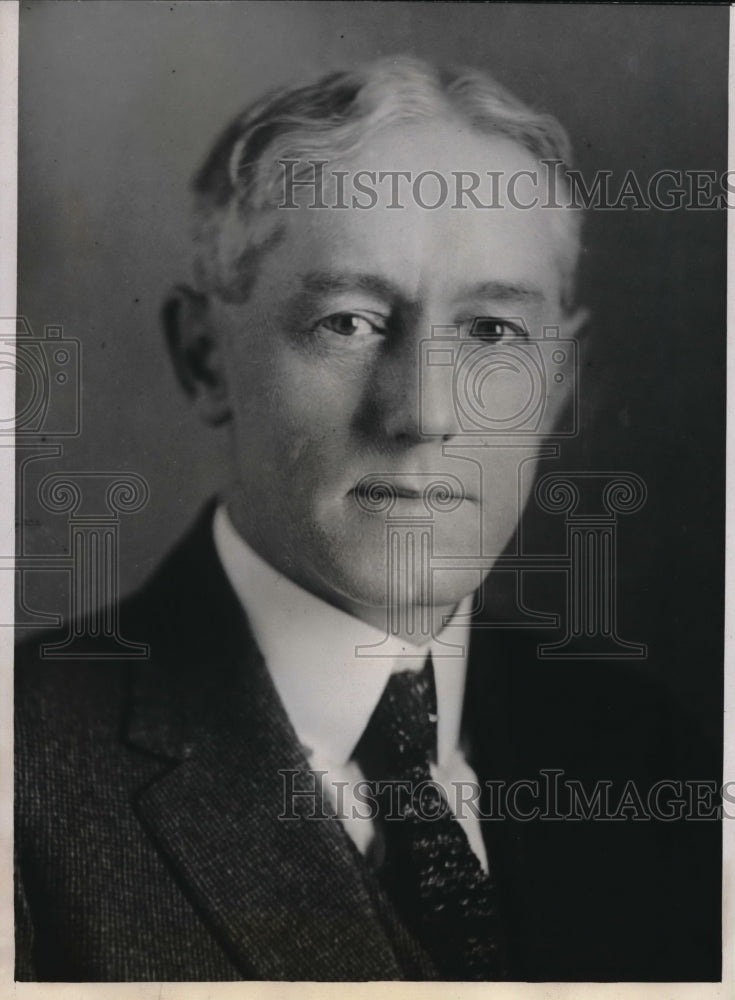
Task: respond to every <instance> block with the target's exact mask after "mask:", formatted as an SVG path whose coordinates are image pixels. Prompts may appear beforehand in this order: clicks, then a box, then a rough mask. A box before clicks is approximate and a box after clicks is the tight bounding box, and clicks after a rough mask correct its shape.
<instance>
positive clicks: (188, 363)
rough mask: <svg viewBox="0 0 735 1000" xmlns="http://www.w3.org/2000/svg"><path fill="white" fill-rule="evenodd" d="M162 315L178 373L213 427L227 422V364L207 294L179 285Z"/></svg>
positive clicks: (228, 412)
mask: <svg viewBox="0 0 735 1000" xmlns="http://www.w3.org/2000/svg"><path fill="white" fill-rule="evenodd" d="M161 319H162V322H163V329H164V333H165V336H166V342H167V344H168V349H169V352H170V354H171V359H172V361H173V364H174V369H175V371H176V375H177V377H178V379H179V382H180V383H181V385H182V386H183V388H184V390H185V391H186V393H187V394H188V395H189V396H190V397H191V398H192V399H193V401H194V405H195V406H196V409H197V411H198V413H199V415H200V416H201V417H202V419H203V420H204V421H205V422H206V423H208V424H211V425H212V426H213V427H217V426H219V425H220V424H223V423H225V422H226V421H227V420H228V419H229V417H230V403H229V393H228V387H227V380H226V378H225V371H226V365H225V363H224V358H223V356H222V344H221V339H220V337H219V336H218V334H217V330H216V328H215V325H214V323H213V322H212V316H211V310H210V306H209V300H208V298H207V296H206V295H202V294H201V293H199V292H195V291H193V290H192V289H191V288H189V287H187V286H186V285H177V286H176V288H174V290H173V291H172V292H171V294H170V295H169V297H168V298H167V299H166V302H165V303H164V306H163V309H162V312H161Z"/></svg>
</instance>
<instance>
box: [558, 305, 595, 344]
mask: <svg viewBox="0 0 735 1000" xmlns="http://www.w3.org/2000/svg"><path fill="white" fill-rule="evenodd" d="M591 315H592V314H591V313H590V311H589V309H582V308H579V309H575V310H574V312H570V313H567V314H566V315H565V317H564V319H563V320H562V327H561V334H562V336H563V337H565V338H572V337H573V338H574V339H576V340H579V339H581V338H582V337H584V336H585V334H586V333H587V324H588V323H589V319H590V316H591Z"/></svg>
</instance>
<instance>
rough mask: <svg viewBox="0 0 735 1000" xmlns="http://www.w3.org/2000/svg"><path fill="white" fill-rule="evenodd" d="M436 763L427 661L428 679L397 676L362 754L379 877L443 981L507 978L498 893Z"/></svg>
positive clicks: (358, 752) (424, 673)
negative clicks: (374, 807)
mask: <svg viewBox="0 0 735 1000" xmlns="http://www.w3.org/2000/svg"><path fill="white" fill-rule="evenodd" d="M435 757H436V692H435V689H434V671H433V667H432V664H431V657H430V656H429V657H428V658H427V662H426V666H425V667H424V668H423V670H421V671H420V672H419V671H410V670H407V671H403V672H401V673H394V674H392V675H391V678H390V680H389V682H388V684H387V685H386V688H385V691H384V692H383V695H382V697H381V699H380V701H379V703H378V705H377V707H376V708H375V711H374V712H373V714H372V716H371V718H370V721H369V723H368V725H367V728H366V729H365V732H364V734H363V736H362V738H361V740H360V742H359V743H358V745H357V747H356V749H355V753H354V758H355V760H356V761H357V763H358V764H359V765H360V768H361V770H362V772H363V774H364V775H365V777H366V778H367V779H368V780H369V781H371V782H373V783H374V791H375V799H376V801H377V803H378V807H379V814H378V816H377V818H376V823H377V824H378V829H379V830H380V831H381V833H382V836H383V844H384V848H385V856H384V859H383V862H382V865H381V867H380V870H379V877H380V879H381V882H382V883H383V885H384V887H385V888H386V890H387V892H388V894H389V895H390V897H391V899H392V900H393V902H394V904H395V905H396V907H397V909H398V911H399V912H400V914H401V916H402V917H403V919H404V920H405V922H406V923H407V924H408V926H409V927H411V929H412V930H413V932H414V934H416V936H417V937H418V938H419V940H420V941H421V942H422V944H423V945H424V947H425V948H426V949H427V951H428V952H429V954H430V955H431V957H432V959H433V960H434V962H435V963H436V965H437V967H438V969H439V970H440V972H441V974H442V977H443V978H446V979H456V980H476V981H488V980H499V979H504V978H506V977H507V972H506V966H505V956H504V947H503V935H502V929H501V925H500V919H499V915H498V904H497V892H496V889H495V885H494V883H493V880H492V878H491V877H490V876H488V875H487V874H485V872H484V871H483V869H482V866H481V864H480V862H479V860H478V858H477V856H476V855H475V853H474V852H473V850H472V848H471V847H470V845H469V841H468V840H467V836H466V834H465V832H464V830H463V829H462V827H461V825H460V823H458V822H457V820H456V819H455V818H454V816H453V815H452V813H451V811H450V809H449V806H448V804H447V801H446V799H445V798H444V796H443V795H442V794H441V789H440V787H439V786H438V785H437V784H436V782H434V781H433V779H432V777H431V771H430V766H429V765H430V761H432V760H434V759H435Z"/></svg>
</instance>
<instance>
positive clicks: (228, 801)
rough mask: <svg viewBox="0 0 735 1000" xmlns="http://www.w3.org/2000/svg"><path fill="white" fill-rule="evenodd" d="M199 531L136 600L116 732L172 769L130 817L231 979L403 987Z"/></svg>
mask: <svg viewBox="0 0 735 1000" xmlns="http://www.w3.org/2000/svg"><path fill="white" fill-rule="evenodd" d="M203 522H204V523H201V524H200V525H199V527H198V528H197V529H195V532H194V534H193V536H192V538H191V539H190V540H189V541H188V542H187V543H185V544H184V546H183V547H182V549H181V550H180V551H179V553H177V554H176V555H175V556H174V557H173V559H172V560H171V561H170V563H169V564H168V565H167V566H166V567H164V569H163V570H162V572H161V574H160V575H159V577H158V579H157V580H155V581H154V583H153V584H152V586H151V589H150V591H149V593H148V594H147V595H146V596H145V597H144V598H143V601H144V604H145V605H147V606H148V607H156V608H162V609H163V610H164V613H163V616H162V617H161V618H160V619H159V620H158V621H156V622H155V623H154V622H152V621H150V625H149V630H148V634H149V635H151V634H154V635H155V636H156V638H155V641H154V642H152V643H151V646H152V660H151V661H150V662H149V663H147V664H142V665H140V666H139V667H138V668H137V678H136V681H135V684H134V690H133V708H132V712H131V716H130V724H129V727H128V738H129V740H130V742H132V743H133V744H134V745H136V746H137V747H138V748H140V749H145V750H147V751H148V752H151V753H155V754H157V755H159V756H162V757H166V758H168V759H169V760H171V759H173V760H175V761H176V764H175V766H174V767H173V768H171V767H170V766H169V767H168V768H167V770H166V772H165V773H164V774H163V776H162V777H161V778H159V780H157V781H156V782H155V783H154V784H152V785H151V786H149V787H147V788H146V789H145V790H144V791H143V792H142V793H141V794H140V796H139V799H138V808H139V812H140V816H141V820H142V822H143V824H144V825H145V827H146V828H147V830H148V831H149V833H150V835H151V837H152V838H153V840H154V841H155V843H156V845H157V846H158V848H159V849H160V850H161V851H162V852H163V853H164V854H165V855H166V857H167V859H168V862H169V864H170V865H171V866H172V868H173V869H174V871H175V872H176V873H177V875H178V877H179V879H180V881H181V883H182V885H183V886H184V887H185V889H186V890H187V891H188V893H189V895H190V898H191V899H192V900H193V901H194V902H195V905H196V906H197V908H198V909H199V911H200V913H201V914H202V916H203V918H204V919H205V921H206V922H207V924H208V925H209V927H210V928H211V930H212V932H213V933H214V934H215V935H216V936H217V937H218V939H219V940H220V941H221V943H222V944H223V946H224V948H225V950H226V951H227V953H228V954H229V955H230V957H231V959H232V961H233V962H234V963H235V964H236V966H237V967H238V968H239V969H241V970H242V972H243V975H245V976H247V977H248V978H263V979H294V980H299V979H312V980H319V979H331V980H335V979H336V980H339V979H342V980H363V979H397V978H401V968H400V967H399V965H398V963H397V960H396V957H395V954H394V951H393V948H392V947H391V943H390V941H389V940H388V937H387V936H386V933H385V930H384V927H383V924H382V923H381V921H380V919H379V917H378V912H377V910H376V905H375V897H374V893H373V891H372V889H371V879H370V877H369V875H368V872H367V869H366V866H365V865H364V862H363V860H362V858H361V857H360V855H359V854H358V852H357V850H356V849H355V847H354V845H353V844H352V842H351V840H350V839H349V837H348V836H347V834H346V832H345V831H344V829H343V827H342V824H341V823H340V822H339V820H337V819H335V818H318V817H319V815H320V814H321V815H324V814H323V813H322V810H321V806H320V798H319V796H318V794H315V791H314V777H313V775H312V774H311V773H310V772H309V770H308V764H307V761H306V759H305V757H304V754H303V751H302V749H301V747H300V746H299V744H298V741H297V739H296V735H295V733H294V731H293V729H292V727H291V724H290V722H289V720H288V718H287V716H286V714H285V711H284V709H283V708H282V706H281V703H280V700H279V699H278V697H277V694H276V692H275V689H274V688H273V685H272V683H271V680H270V677H269V675H268V671H267V669H266V667H265V664H264V663H263V660H262V657H261V655H260V653H259V651H258V649H257V647H256V646H255V644H254V641H253V639H252V637H251V635H250V632H249V630H248V628H247V625H246V622H245V619H244V616H243V614H242V612H241V610H240V607H239V604H238V603H237V600H236V598H235V596H234V594H233V593H232V591H231V590H230V588H229V585H228V583H227V581H226V579H225V577H224V574H223V573H222V570H221V569H220V567H219V563H218V561H217V558H216V554H215V553H214V550H213V546H212V544H211V541H210V539H209V528H210V523H209V522H210V519H209V518H208V517H207V518H206V521H205V519H203ZM205 528H206V533H205V531H204V529H205ZM191 580H196V581H197V585H196V586H195V587H193V588H192V587H191V586H190V581H191ZM151 630H155V631H153V632H151ZM289 792H290V793H291V794H287V793H289ZM289 799H290V800H291V801H290V802H289ZM291 805H292V806H293V808H291ZM284 810H286V811H287V814H289V815H292V816H293V817H294V818H291V819H282V818H279V817H281V816H282V814H283V813H284ZM308 817H312V818H308Z"/></svg>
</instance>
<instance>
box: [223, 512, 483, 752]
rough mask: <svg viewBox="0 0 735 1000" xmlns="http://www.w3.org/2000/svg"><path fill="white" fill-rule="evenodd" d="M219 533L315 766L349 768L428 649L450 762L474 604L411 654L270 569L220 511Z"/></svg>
mask: <svg viewBox="0 0 735 1000" xmlns="http://www.w3.org/2000/svg"><path fill="white" fill-rule="evenodd" d="M213 531H214V543H215V548H216V550H217V554H218V556H219V558H220V561H221V563H222V566H223V568H224V570H225V573H226V575H227V578H228V579H229V581H230V584H231V586H232V588H233V590H234V591H235V594H236V595H237V597H238V599H239V601H240V603H241V604H242V606H243V608H244V610H245V612H246V614H247V617H248V621H249V623H250V627H251V629H252V632H253V635H254V637H255V641H256V642H257V644H258V646H259V648H260V651H261V652H262V654H263V657H264V659H265V662H266V664H267V666H268V670H269V672H270V674H271V677H272V679H273V683H274V685H275V687H276V690H277V692H278V694H279V697H280V698H281V701H282V702H283V705H284V707H285V709H286V712H287V713H288V715H289V717H290V719H291V723H292V725H293V727H294V729H295V731H296V735H297V736H298V738H299V740H300V742H301V743H302V744H303V746H304V748H305V750H306V751H307V755H308V756H310V757H311V759H312V762H314V761H315V760H316V761H319V762H320V763H324V764H330V763H331V764H341V763H345V762H346V761H347V760H349V758H350V756H351V754H352V751H353V749H354V747H355V745H356V743H357V741H358V740H359V739H360V736H361V735H362V733H363V731H364V729H365V726H366V725H367V723H368V721H369V719H370V716H371V715H372V712H373V709H374V708H375V706H376V705H377V703H378V700H379V699H380V696H381V694H382V693H383V689H384V687H385V685H386V684H387V682H388V678H389V676H390V674H391V673H392V672H393V671H395V670H407V669H413V670H418V669H420V668H421V667H422V666H423V664H424V662H425V660H426V655H427V653H428V651H429V650H431V654H432V660H433V663H434V677H435V682H436V695H437V708H438V722H437V756H438V762H439V764H440V765H441V764H442V763H443V762H445V761H447V760H449V759H450V758H451V756H452V755H453V754H454V753H455V751H456V750H457V748H458V745H459V736H460V725H461V716H462V704H463V700H464V684H465V674H466V670H467V647H468V642H469V624H468V618H469V612H470V609H471V603H472V598H471V597H467V598H465V600H464V601H462V602H461V603H460V604H459V605H458V607H457V610H456V611H455V613H454V616H453V617H452V620H451V621H450V622H449V623H447V625H445V627H444V628H443V629H442V631H441V633H439V635H438V636H437V637H435V638H434V639H433V640H432V641H431V643H429V644H426V645H425V646H423V647H416V646H412V645H410V644H408V643H404V642H403V641H402V640H400V639H398V638H396V637H395V636H387V635H386V634H385V633H384V632H381V631H380V629H377V628H374V627H373V626H372V625H367V624H366V623H365V622H362V621H360V620H359V619H357V618H354V617H353V616H352V615H349V614H347V613H346V612H344V611H341V610H340V609H339V608H335V607H332V606H331V605H330V604H327V603H326V602H325V601H323V600H321V599H320V598H318V597H315V596H314V595H313V594H311V593H309V592H308V591H306V590H304V589H303V588H302V587H299V586H298V585H297V584H295V583H293V582H292V581H291V580H289V579H288V578H287V577H285V576H283V575H282V574H280V573H279V572H278V571H277V570H275V569H273V567H272V566H270V565H269V564H268V563H266V562H265V561H264V560H263V559H261V557H260V556H259V555H258V554H257V553H255V552H254V551H253V550H252V549H251V548H250V546H249V545H248V544H247V543H246V542H245V541H244V540H243V538H242V537H241V536H240V535H239V534H238V532H237V530H236V529H235V527H234V525H233V524H232V521H231V520H230V517H229V515H228V513H227V510H226V509H225V507H224V505H220V506H219V507H218V508H217V511H216V512H215V517H214V525H213Z"/></svg>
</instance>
